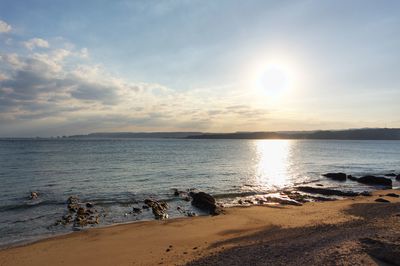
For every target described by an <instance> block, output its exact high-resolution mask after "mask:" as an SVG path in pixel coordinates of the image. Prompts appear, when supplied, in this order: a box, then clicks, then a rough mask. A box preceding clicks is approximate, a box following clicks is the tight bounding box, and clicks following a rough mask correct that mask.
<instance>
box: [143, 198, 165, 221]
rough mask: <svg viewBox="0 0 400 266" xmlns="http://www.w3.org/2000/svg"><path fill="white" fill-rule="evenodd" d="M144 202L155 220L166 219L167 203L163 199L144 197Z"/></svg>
mask: <svg viewBox="0 0 400 266" xmlns="http://www.w3.org/2000/svg"><path fill="white" fill-rule="evenodd" d="M144 203H145V204H146V205H147V206H149V207H150V208H151V209H152V211H153V214H154V217H155V218H156V219H157V220H164V219H168V213H167V209H168V204H167V203H166V202H165V201H156V200H152V199H146V200H145V201H144Z"/></svg>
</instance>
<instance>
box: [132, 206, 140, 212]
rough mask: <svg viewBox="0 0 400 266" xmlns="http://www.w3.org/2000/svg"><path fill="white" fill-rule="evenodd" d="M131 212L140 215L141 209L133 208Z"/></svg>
mask: <svg viewBox="0 0 400 266" xmlns="http://www.w3.org/2000/svg"><path fill="white" fill-rule="evenodd" d="M132 210H133V212H134V213H141V212H142V209H140V208H136V207H133V208H132Z"/></svg>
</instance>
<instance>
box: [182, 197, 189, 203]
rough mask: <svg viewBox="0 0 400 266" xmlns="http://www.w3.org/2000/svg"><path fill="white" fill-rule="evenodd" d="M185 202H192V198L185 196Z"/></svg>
mask: <svg viewBox="0 0 400 266" xmlns="http://www.w3.org/2000/svg"><path fill="white" fill-rule="evenodd" d="M182 199H183V200H184V201H188V202H189V201H190V200H191V198H190V197H189V196H184V197H183V198H182Z"/></svg>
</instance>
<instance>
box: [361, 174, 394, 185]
mask: <svg viewBox="0 0 400 266" xmlns="http://www.w3.org/2000/svg"><path fill="white" fill-rule="evenodd" d="M357 182H359V183H362V184H367V185H378V186H385V187H392V180H391V179H389V178H386V177H382V176H373V175H366V176H363V177H360V178H358V179H357Z"/></svg>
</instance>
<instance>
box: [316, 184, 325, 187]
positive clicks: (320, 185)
mask: <svg viewBox="0 0 400 266" xmlns="http://www.w3.org/2000/svg"><path fill="white" fill-rule="evenodd" d="M315 185H316V186H319V187H323V186H324V185H322V184H315Z"/></svg>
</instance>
